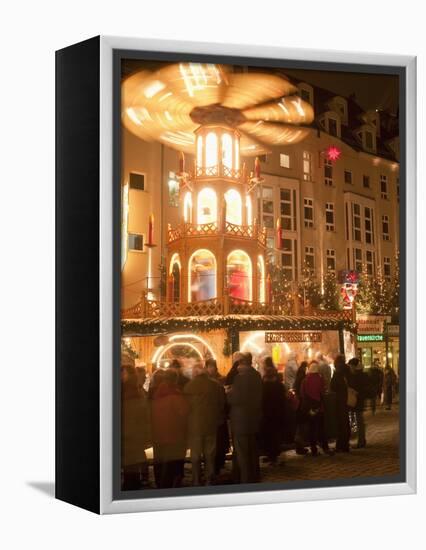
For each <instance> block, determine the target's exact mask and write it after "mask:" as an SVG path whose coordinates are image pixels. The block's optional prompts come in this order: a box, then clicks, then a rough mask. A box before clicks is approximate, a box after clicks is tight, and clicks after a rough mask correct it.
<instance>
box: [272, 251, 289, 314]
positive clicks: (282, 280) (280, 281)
mask: <svg viewBox="0 0 426 550" xmlns="http://www.w3.org/2000/svg"><path fill="white" fill-rule="evenodd" d="M266 272H267V276H268V275H269V277H270V278H271V287H272V301H273V302H274V303H276V304H280V305H285V306H288V309H289V312H290V311H291V307H292V303H293V288H292V282H291V281H289V280H288V279H287V277H286V271H285V269H284V268H282V267H281V266H278V265H276V264H274V263H272V262H269V263H267V264H266Z"/></svg>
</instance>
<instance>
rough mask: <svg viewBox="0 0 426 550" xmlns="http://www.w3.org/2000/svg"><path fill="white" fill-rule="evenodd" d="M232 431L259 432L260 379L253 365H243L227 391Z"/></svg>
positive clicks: (250, 433)
mask: <svg viewBox="0 0 426 550" xmlns="http://www.w3.org/2000/svg"><path fill="white" fill-rule="evenodd" d="M227 397H228V403H229V405H230V407H231V412H230V418H231V426H232V432H233V433H234V434H235V435H253V434H256V433H258V432H259V429H260V422H261V418H262V379H261V377H260V374H259V373H258V372H257V371H256V370H255V369H254V368H253V367H245V368H243V369H242V370H241V371H239V372H238V374H237V375H236V376H235V378H234V381H233V384H232V388H231V390H230V391H229V393H228V395H227Z"/></svg>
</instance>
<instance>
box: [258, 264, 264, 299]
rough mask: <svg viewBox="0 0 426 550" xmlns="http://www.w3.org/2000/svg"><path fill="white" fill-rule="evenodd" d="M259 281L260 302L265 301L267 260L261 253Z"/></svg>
mask: <svg viewBox="0 0 426 550" xmlns="http://www.w3.org/2000/svg"><path fill="white" fill-rule="evenodd" d="M257 281H258V285H259V286H258V299H259V302H265V260H264V259H263V256H262V255H261V254H259V256H258V258H257Z"/></svg>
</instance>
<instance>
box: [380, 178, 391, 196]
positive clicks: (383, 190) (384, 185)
mask: <svg viewBox="0 0 426 550" xmlns="http://www.w3.org/2000/svg"><path fill="white" fill-rule="evenodd" d="M380 196H381V197H382V199H388V198H389V196H388V177H387V176H384V175H383V174H380Z"/></svg>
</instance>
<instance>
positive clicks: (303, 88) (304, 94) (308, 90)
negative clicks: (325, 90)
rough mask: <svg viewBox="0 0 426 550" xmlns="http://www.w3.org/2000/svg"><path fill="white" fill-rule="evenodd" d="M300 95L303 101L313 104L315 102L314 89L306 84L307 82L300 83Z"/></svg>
mask: <svg viewBox="0 0 426 550" xmlns="http://www.w3.org/2000/svg"><path fill="white" fill-rule="evenodd" d="M299 95H300V97H301V98H302V99H303V101H306V102H307V103H310V104H311V105H313V104H314V89H313V88H312V86H310V85H309V84H306V82H301V83H300V84H299Z"/></svg>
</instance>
